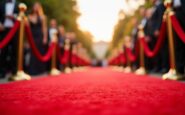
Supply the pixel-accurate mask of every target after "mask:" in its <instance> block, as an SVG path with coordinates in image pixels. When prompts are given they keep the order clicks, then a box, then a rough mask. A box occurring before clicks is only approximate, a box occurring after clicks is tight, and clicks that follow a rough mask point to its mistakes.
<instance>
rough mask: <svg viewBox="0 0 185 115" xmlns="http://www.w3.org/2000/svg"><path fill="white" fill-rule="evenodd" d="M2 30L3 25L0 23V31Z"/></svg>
mask: <svg viewBox="0 0 185 115" xmlns="http://www.w3.org/2000/svg"><path fill="white" fill-rule="evenodd" d="M3 30H4V26H3V25H2V24H1V23H0V32H1V31H3Z"/></svg>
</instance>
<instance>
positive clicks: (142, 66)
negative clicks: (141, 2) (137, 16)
mask: <svg viewBox="0 0 185 115" xmlns="http://www.w3.org/2000/svg"><path fill="white" fill-rule="evenodd" d="M138 29H139V33H138V37H139V38H142V37H144V31H143V26H142V25H139V27H138ZM139 46H140V47H139V49H140V51H139V61H140V67H139V69H137V70H136V71H135V73H136V74H138V75H145V74H146V69H145V57H144V49H143V46H142V44H141V43H140V42H139Z"/></svg>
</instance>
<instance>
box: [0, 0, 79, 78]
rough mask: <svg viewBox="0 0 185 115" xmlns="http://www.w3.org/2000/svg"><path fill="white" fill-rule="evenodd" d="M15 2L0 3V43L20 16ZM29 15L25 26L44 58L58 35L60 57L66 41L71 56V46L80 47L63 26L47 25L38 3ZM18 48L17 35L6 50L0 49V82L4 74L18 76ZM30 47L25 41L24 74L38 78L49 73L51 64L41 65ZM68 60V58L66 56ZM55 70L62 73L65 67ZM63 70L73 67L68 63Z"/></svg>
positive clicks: (4, 1)
mask: <svg viewBox="0 0 185 115" xmlns="http://www.w3.org/2000/svg"><path fill="white" fill-rule="evenodd" d="M18 5H19V3H18V1H17V0H3V1H1V2H0V41H1V40H3V39H4V38H5V36H6V35H7V34H8V32H9V31H10V30H11V29H12V28H13V26H14V23H15V21H16V18H17V16H18V13H19V8H18ZM29 11H31V12H30V13H28V14H27V17H28V23H29V26H30V28H31V32H32V35H33V38H34V42H35V45H36V47H37V49H38V50H39V52H40V53H41V54H45V53H46V51H47V49H48V46H49V45H50V43H51V41H52V38H53V37H52V36H53V34H54V33H57V36H58V44H59V46H60V49H61V54H62V53H64V44H65V41H69V42H70V48H69V50H70V52H71V53H72V50H73V46H74V45H75V44H80V43H79V42H77V40H76V35H75V33H74V32H66V31H65V27H64V26H63V25H58V24H57V21H56V20H55V19H51V20H50V21H49V27H48V25H47V23H48V22H47V16H46V15H45V14H44V10H43V7H42V5H41V4H40V3H39V2H36V3H34V4H33V6H32V9H30V10H29ZM17 47H18V32H17V33H16V35H15V36H14V38H13V40H11V42H10V43H9V44H8V45H7V46H6V47H5V48H2V49H0V78H4V77H5V76H6V75H7V74H13V75H14V74H16V72H17V49H18V48H17ZM31 50H32V49H31V48H30V46H29V43H28V42H27V41H26V40H25V41H24V70H25V71H26V72H27V73H28V74H30V75H39V74H43V73H45V72H48V71H50V69H51V67H50V65H51V64H50V63H51V62H48V63H44V62H41V61H39V60H38V59H37V57H36V56H35V55H34V54H33V52H32V51H31ZM69 58H70V59H69V60H71V55H70V56H69ZM57 66H58V68H59V69H63V68H64V65H63V66H62V65H61V64H59V63H58V65H57ZM65 66H69V67H72V64H71V61H69V62H68V63H67V64H66V65H65Z"/></svg>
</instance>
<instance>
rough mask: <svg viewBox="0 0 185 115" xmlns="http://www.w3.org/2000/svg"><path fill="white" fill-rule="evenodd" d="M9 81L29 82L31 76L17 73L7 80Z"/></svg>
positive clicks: (20, 72) (22, 72) (21, 72)
mask: <svg viewBox="0 0 185 115" xmlns="http://www.w3.org/2000/svg"><path fill="white" fill-rule="evenodd" d="M8 80H9V81H22V80H31V76H30V75H28V74H26V73H25V72H24V71H18V72H17V73H16V74H15V75H13V76H12V77H10V78H9V79H8Z"/></svg>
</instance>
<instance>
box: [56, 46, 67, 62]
mask: <svg viewBox="0 0 185 115" xmlns="http://www.w3.org/2000/svg"><path fill="white" fill-rule="evenodd" d="M57 55H58V58H59V61H60V63H61V64H64V65H66V64H67V63H68V60H69V50H66V49H65V50H64V54H63V55H62V54H61V52H60V47H59V46H57Z"/></svg>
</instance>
